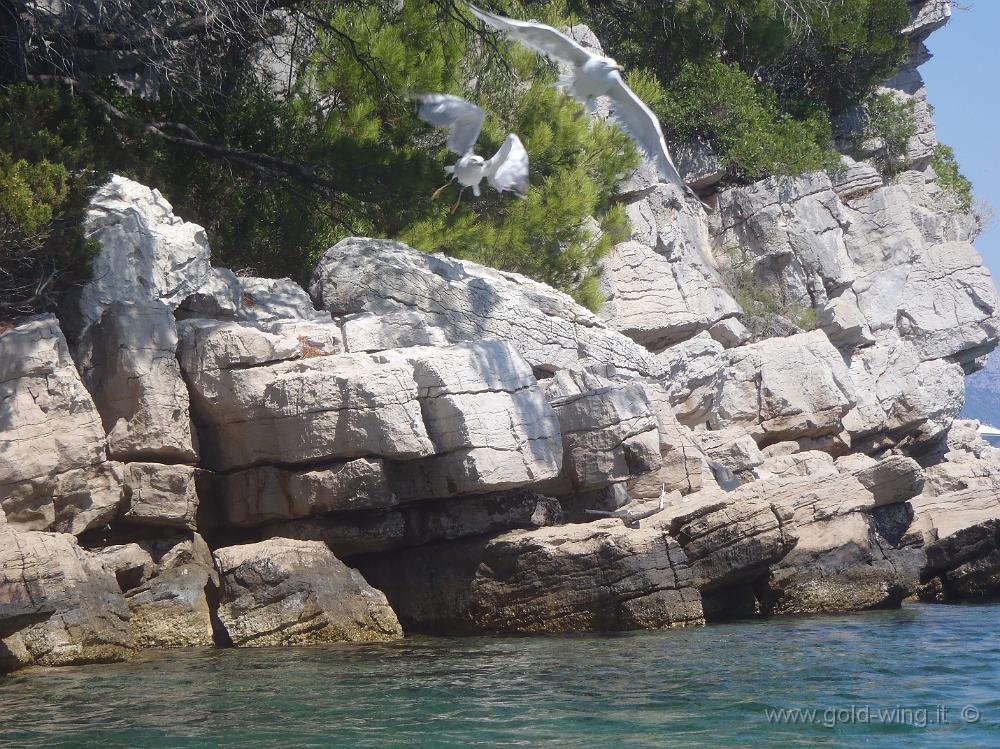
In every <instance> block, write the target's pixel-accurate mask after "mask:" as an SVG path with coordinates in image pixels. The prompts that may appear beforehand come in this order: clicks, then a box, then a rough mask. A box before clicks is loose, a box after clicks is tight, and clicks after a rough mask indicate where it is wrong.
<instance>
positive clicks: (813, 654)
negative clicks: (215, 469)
mask: <svg viewBox="0 0 1000 749" xmlns="http://www.w3.org/2000/svg"><path fill="white" fill-rule="evenodd" d="M796 708H802V709H806V710H815V711H816V712H815V714H814V715H812V716H811V714H810V713H798V714H796V715H795V716H794V717H791V718H790V717H789V715H788V713H786V714H785V715H784V718H781V717H779V716H778V715H777V714H775V713H774V712H770V713H769V711H774V710H779V709H786V710H788V709H796ZM894 708H895V712H893V709H894ZM942 708H944V709H945V712H942ZM963 710H964V712H963ZM977 713H978V720H976V721H974V722H973V721H971V719H972V718H975V717H977ZM769 716H770V717H769ZM782 720H784V721H785V722H782ZM789 721H797V722H794V723H792V722H789ZM803 721H805V723H803ZM404 746H406V747H467V746H488V747H493V746H503V747H508V746H518V747H574V748H575V747H615V748H616V749H619V748H623V747H698V748H700V749H701V748H703V749H710V748H713V747H727V748H729V747H739V748H740V749H743V748H744V747H886V748H887V749H889V748H891V749H897V748H898V747H925V746H926V747H942V748H950V747H983V748H988V749H996V748H997V747H1000V605H991V606H953V607H952V606H949V607H945V606H907V607H904V608H903V609H902V610H901V611H890V612H871V613H863V614H853V615H845V616H824V617H805V618H795V619H775V620H771V621H766V622H747V623H736V624H726V625H715V626H709V627H704V628H698V629H688V630H674V631H666V632H642V633H635V634H625V635H615V636H569V637H520V638H511V637H503V638H419V639H408V640H406V641H404V642H402V643H398V644H391V645H378V646H368V645H364V646H357V645H355V646H346V645H345V646H337V647H323V648H289V649H267V650H252V649H249V650H198V651H161V652H152V653H147V654H145V655H144V656H143V657H142V658H141V659H139V660H137V661H134V662H132V663H125V664H116V665H109V666H89V667H80V668H66V669H53V670H45V671H41V670H40V671H34V672H31V673H25V674H19V675H14V676H11V677H6V678H3V677H0V747H3V748H4V749H15V748H17V747H97V748H100V749H110V748H112V747H227V748H229V747H232V748H233V749H258V748H260V749H262V748H264V747H268V748H271V747H273V748H275V749H278V748H280V749H288V748H289V747H404Z"/></svg>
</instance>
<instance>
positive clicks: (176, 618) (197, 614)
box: [95, 533, 219, 648]
mask: <svg viewBox="0 0 1000 749" xmlns="http://www.w3.org/2000/svg"><path fill="white" fill-rule="evenodd" d="M95 553H96V554H98V555H99V556H100V558H101V559H102V561H104V563H105V564H106V565H107V566H108V567H109V568H111V569H112V570H113V571H114V573H115V577H116V578H117V580H118V585H119V588H120V589H121V591H122V593H123V594H124V596H125V601H126V603H127V604H128V608H129V613H130V617H129V629H130V631H131V632H132V636H133V637H134V639H135V644H136V646H137V647H140V648H168V647H194V646H201V647H210V646H212V645H213V644H214V642H215V638H214V634H213V630H212V612H211V607H210V603H209V602H210V601H214V600H215V598H216V591H217V589H218V586H219V576H218V573H217V572H216V570H215V562H214V560H213V558H212V553H211V551H209V549H208V545H207V544H206V543H205V541H204V540H203V539H202V537H201V536H199V535H198V534H197V533H191V534H185V535H180V536H171V537H168V538H164V539H157V540H150V541H142V542H141V543H138V544H135V543H132V544H125V545H120V546H111V547H105V548H102V549H97V550H95Z"/></svg>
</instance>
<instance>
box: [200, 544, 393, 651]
mask: <svg viewBox="0 0 1000 749" xmlns="http://www.w3.org/2000/svg"><path fill="white" fill-rule="evenodd" d="M215 560H216V563H217V565H218V568H219V572H220V575H221V581H222V582H221V590H220V600H219V610H218V615H219V619H220V621H221V622H222V625H223V627H224V628H225V630H226V633H227V635H228V636H229V639H230V640H231V641H232V643H233V644H234V645H236V646H238V647H267V646H273V645H309V644H318V643H323V642H341V641H351V642H372V641H385V640H394V639H396V638H398V637H400V636H401V635H402V630H401V629H400V626H399V622H398V621H397V619H396V615H395V614H394V613H393V611H392V609H391V608H389V604H388V603H387V602H386V599H385V596H384V595H383V594H382V593H380V592H379V591H377V590H375V589H374V588H372V587H371V586H370V585H368V583H366V582H365V579H364V578H363V577H362V576H361V574H360V573H359V572H358V571H357V570H354V569H351V568H349V567H347V566H345V565H344V563H343V562H341V561H340V560H338V559H337V558H336V557H335V556H334V555H333V554H332V553H331V552H330V550H329V549H328V548H327V547H326V546H324V545H323V544H322V543H319V542H316V541H294V540H290V539H282V538H275V539H271V540H269V541H262V542H260V543H256V544H247V545H244V546H229V547H226V548H223V549H218V550H216V552H215Z"/></svg>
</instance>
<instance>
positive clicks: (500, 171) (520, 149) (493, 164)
mask: <svg viewBox="0 0 1000 749" xmlns="http://www.w3.org/2000/svg"><path fill="white" fill-rule="evenodd" d="M483 169H484V171H485V172H486V179H487V181H488V182H489V183H490V184H491V185H493V187H494V188H495V189H497V190H499V191H500V192H503V191H504V190H510V191H511V192H515V193H517V194H518V195H520V196H522V197H524V195H525V194H526V193H527V192H528V152H527V150H526V149H525V148H524V144H523V143H521V139H520V138H518V137H517V136H516V135H514V133H511V134H510V135H508V136H507V140H505V141H504V142H503V145H502V146H500V150H499V151H497V152H496V154H495V155H494V156H493V158H492V159H490V160H489V161H487V162H486V163H485V164H483Z"/></svg>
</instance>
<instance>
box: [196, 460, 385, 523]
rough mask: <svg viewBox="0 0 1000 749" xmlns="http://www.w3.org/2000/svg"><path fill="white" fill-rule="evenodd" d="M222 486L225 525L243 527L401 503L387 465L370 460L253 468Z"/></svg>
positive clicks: (220, 479)
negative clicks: (295, 467)
mask: <svg viewBox="0 0 1000 749" xmlns="http://www.w3.org/2000/svg"><path fill="white" fill-rule="evenodd" d="M216 484H217V486H218V496H219V500H220V502H221V505H222V510H223V513H224V515H225V522H226V523H227V524H228V525H231V526H237V527H243V526H254V525H264V524H266V523H272V522H275V521H281V520H292V519H295V518H304V517H308V516H310V515H320V514H323V513H326V512H344V511H353V510H379V509H388V508H390V507H393V506H395V505H396V504H397V500H396V496H395V494H393V492H392V489H391V488H390V486H389V481H388V478H387V477H386V474H385V467H384V465H383V463H382V461H380V460H371V459H368V458H359V459H357V460H349V461H347V462H344V463H337V464H334V465H331V466H329V467H325V468H317V469H312V470H303V471H293V470H288V469H285V468H278V467H276V466H261V467H260V468H248V469H246V470H244V471H236V472H234V473H230V474H227V475H225V476H219V477H218V480H217V482H216Z"/></svg>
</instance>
